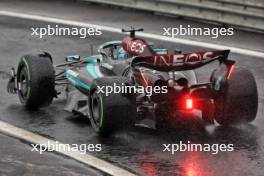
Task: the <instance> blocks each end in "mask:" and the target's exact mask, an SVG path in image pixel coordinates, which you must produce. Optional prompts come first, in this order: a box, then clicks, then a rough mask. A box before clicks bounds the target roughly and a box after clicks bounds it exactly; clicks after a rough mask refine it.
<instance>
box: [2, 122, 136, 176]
mask: <svg viewBox="0 0 264 176" xmlns="http://www.w3.org/2000/svg"><path fill="white" fill-rule="evenodd" d="M0 132H2V133H5V134H7V135H10V136H13V137H15V138H18V139H22V140H25V141H27V142H29V143H33V144H43V145H47V144H48V142H49V144H54V145H55V144H56V142H55V141H54V140H50V139H48V138H45V137H43V136H40V135H37V134H34V133H32V132H29V131H26V130H24V129H21V128H18V127H15V126H13V125H10V124H8V123H6V122H3V121H0ZM57 144H58V143H57ZM59 144H60V145H63V144H62V143H59ZM56 152H58V153H60V154H62V155H64V156H67V157H70V158H73V159H75V160H77V161H79V162H81V163H84V164H87V165H89V166H92V167H94V168H96V169H98V170H101V171H103V172H105V173H107V174H110V175H112V176H136V175H134V174H132V173H130V172H128V171H126V170H124V169H121V168H119V167H117V166H114V165H112V164H110V163H108V162H106V161H103V160H101V159H98V158H96V157H94V156H91V155H89V154H81V153H80V152H79V151H74V150H71V151H67V150H66V151H59V150H56Z"/></svg>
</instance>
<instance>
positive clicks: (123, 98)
mask: <svg viewBox="0 0 264 176" xmlns="http://www.w3.org/2000/svg"><path fill="white" fill-rule="evenodd" d="M126 84H128V81H127V79H126V78H123V77H104V78H98V79H95V80H94V81H93V83H92V86H91V92H90V95H89V99H88V103H89V116H90V120H91V124H92V126H93V128H94V129H95V131H96V132H97V133H98V134H99V135H100V136H108V135H111V134H112V133H114V132H116V131H118V130H120V129H123V128H127V127H130V126H133V125H134V124H135V119H136V115H137V113H136V104H135V101H134V100H133V96H132V95H127V94H122V93H113V92H111V93H109V94H108V95H106V93H103V92H101V91H99V89H98V87H104V86H105V87H114V86H122V85H126Z"/></svg>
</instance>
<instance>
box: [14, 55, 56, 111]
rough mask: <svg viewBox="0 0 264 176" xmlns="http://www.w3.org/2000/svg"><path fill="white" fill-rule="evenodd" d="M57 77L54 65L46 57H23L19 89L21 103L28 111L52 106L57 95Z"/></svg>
mask: <svg viewBox="0 0 264 176" xmlns="http://www.w3.org/2000/svg"><path fill="white" fill-rule="evenodd" d="M54 86H55V76H54V69H53V66H52V63H51V61H50V59H49V58H47V57H44V56H33V55H26V56H23V57H22V58H21V60H20V62H19V64H18V69H17V87H18V96H19V99H20V102H21V103H22V104H23V105H24V106H25V107H26V109H28V110H36V109H38V108H40V107H44V106H48V105H50V104H51V102H52V100H53V97H54V94H55V89H54Z"/></svg>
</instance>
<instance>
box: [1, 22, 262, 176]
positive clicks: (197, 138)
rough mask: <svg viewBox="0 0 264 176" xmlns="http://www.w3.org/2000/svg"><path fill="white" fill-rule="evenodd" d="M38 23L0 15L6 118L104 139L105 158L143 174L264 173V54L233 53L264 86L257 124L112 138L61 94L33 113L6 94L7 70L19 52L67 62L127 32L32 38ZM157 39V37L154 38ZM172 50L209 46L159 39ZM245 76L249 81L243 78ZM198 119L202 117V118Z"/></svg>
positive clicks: (70, 135) (46, 131)
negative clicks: (203, 147) (227, 148)
mask: <svg viewBox="0 0 264 176" xmlns="http://www.w3.org/2000/svg"><path fill="white" fill-rule="evenodd" d="M41 25H44V24H40V23H38V22H33V21H27V20H17V19H13V18H6V17H0V41H1V42H0V78H1V79H0V120H2V121H5V122H8V123H10V124H13V125H16V126H19V127H22V128H24V129H27V130H30V131H33V132H35V133H38V134H41V135H43V136H48V137H49V138H52V139H56V140H59V141H62V142H64V143H77V144H82V143H87V144H88V143H94V144H95V143H102V144H103V148H102V149H103V150H102V152H98V153H93V154H94V155H96V156H98V157H99V158H102V159H105V160H108V161H111V162H112V163H114V164H116V165H119V166H121V167H124V168H126V169H128V170H130V171H132V172H135V173H138V174H140V175H147V176H155V175H164V176H171V175H174V176H175V175H186V176H198V175H199V176H211V175H220V176H224V175H232V176H235V175H245V176H248V175H254V176H260V175H263V166H264V147H263V146H264V135H263V134H264V120H263V119H264V118H263V101H264V96H263V85H264V79H263V78H264V77H263V75H264V58H255V57H249V56H243V55H237V54H231V56H230V57H231V58H233V59H235V60H237V61H238V65H240V66H245V67H247V68H249V69H251V70H252V72H253V73H254V75H255V77H256V80H257V84H258V90H259V111H258V115H257V119H256V120H255V121H254V122H253V123H252V124H251V125H247V126H242V127H236V128H228V129H227V128H222V127H219V126H215V127H213V126H211V127H208V128H206V129H205V130H203V129H202V128H201V127H199V126H198V127H197V126H193V125H190V126H188V127H186V128H182V127H177V128H176V129H175V130H174V131H173V132H172V131H170V132H163V133H158V132H156V131H154V130H149V129H142V128H137V129H134V130H131V131H128V132H120V133H118V134H116V135H114V136H113V137H111V138H108V139H101V138H98V136H96V135H95V133H94V132H93V130H92V128H91V127H90V124H89V122H88V121H87V120H86V119H84V118H82V117H76V116H73V115H72V114H70V113H67V112H65V111H63V105H64V103H65V101H64V99H63V98H59V99H57V100H55V101H54V103H53V104H52V105H51V106H50V107H48V108H45V109H41V110H39V111H37V112H27V111H25V110H24V109H23V107H22V106H21V105H20V104H19V101H18V98H17V96H15V95H14V96H13V95H9V94H7V93H6V82H7V72H8V69H9V68H10V67H11V66H14V65H15V66H16V65H17V62H18V60H19V56H21V55H23V54H27V53H36V52H38V51H40V50H47V51H49V52H50V53H51V54H52V55H53V56H54V61H55V63H59V62H63V60H64V56H65V55H72V54H80V55H82V56H84V55H89V54H90V49H89V48H90V46H89V44H93V45H95V46H98V45H99V44H101V43H103V42H106V41H109V40H116V39H122V36H121V35H118V34H113V33H109V32H104V33H103V35H102V36H98V37H93V38H88V39H86V40H83V39H79V38H78V37H50V38H45V39H37V38H34V37H31V36H30V34H31V31H30V27H32V26H41ZM151 41H152V40H151ZM153 42H154V43H156V44H157V43H158V44H159V45H160V46H165V47H168V48H169V49H170V50H172V49H174V48H180V49H182V50H183V51H198V50H205V49H204V48H198V47H196V48H194V47H189V46H184V45H180V46H177V45H174V44H171V43H165V42H162V43H161V42H157V41H153ZM211 69H212V68H209V67H205V68H204V69H203V70H198V72H199V75H200V77H201V80H204V78H205V77H208V76H209V75H208V73H210V70H211ZM241 81H243V80H241ZM196 123H197V122H196ZM180 140H181V141H183V142H187V141H191V142H192V143H202V144H203V143H210V144H213V143H226V144H227V143H233V144H234V147H235V151H234V152H229V153H226V152H221V153H219V154H217V155H212V154H210V153H209V152H177V153H176V154H174V155H171V154H169V153H164V152H162V150H163V147H162V144H163V143H179V141H180Z"/></svg>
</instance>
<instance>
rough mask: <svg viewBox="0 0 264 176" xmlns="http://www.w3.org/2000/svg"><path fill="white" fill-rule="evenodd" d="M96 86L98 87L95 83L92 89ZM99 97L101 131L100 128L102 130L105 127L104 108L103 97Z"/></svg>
mask: <svg viewBox="0 0 264 176" xmlns="http://www.w3.org/2000/svg"><path fill="white" fill-rule="evenodd" d="M93 85H95V86H96V87H97V84H96V83H93V84H92V85H91V87H92V86H93ZM98 96H99V100H100V109H99V112H100V114H99V115H100V122H99V130H100V128H102V126H103V122H104V107H103V98H102V96H101V95H98Z"/></svg>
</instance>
